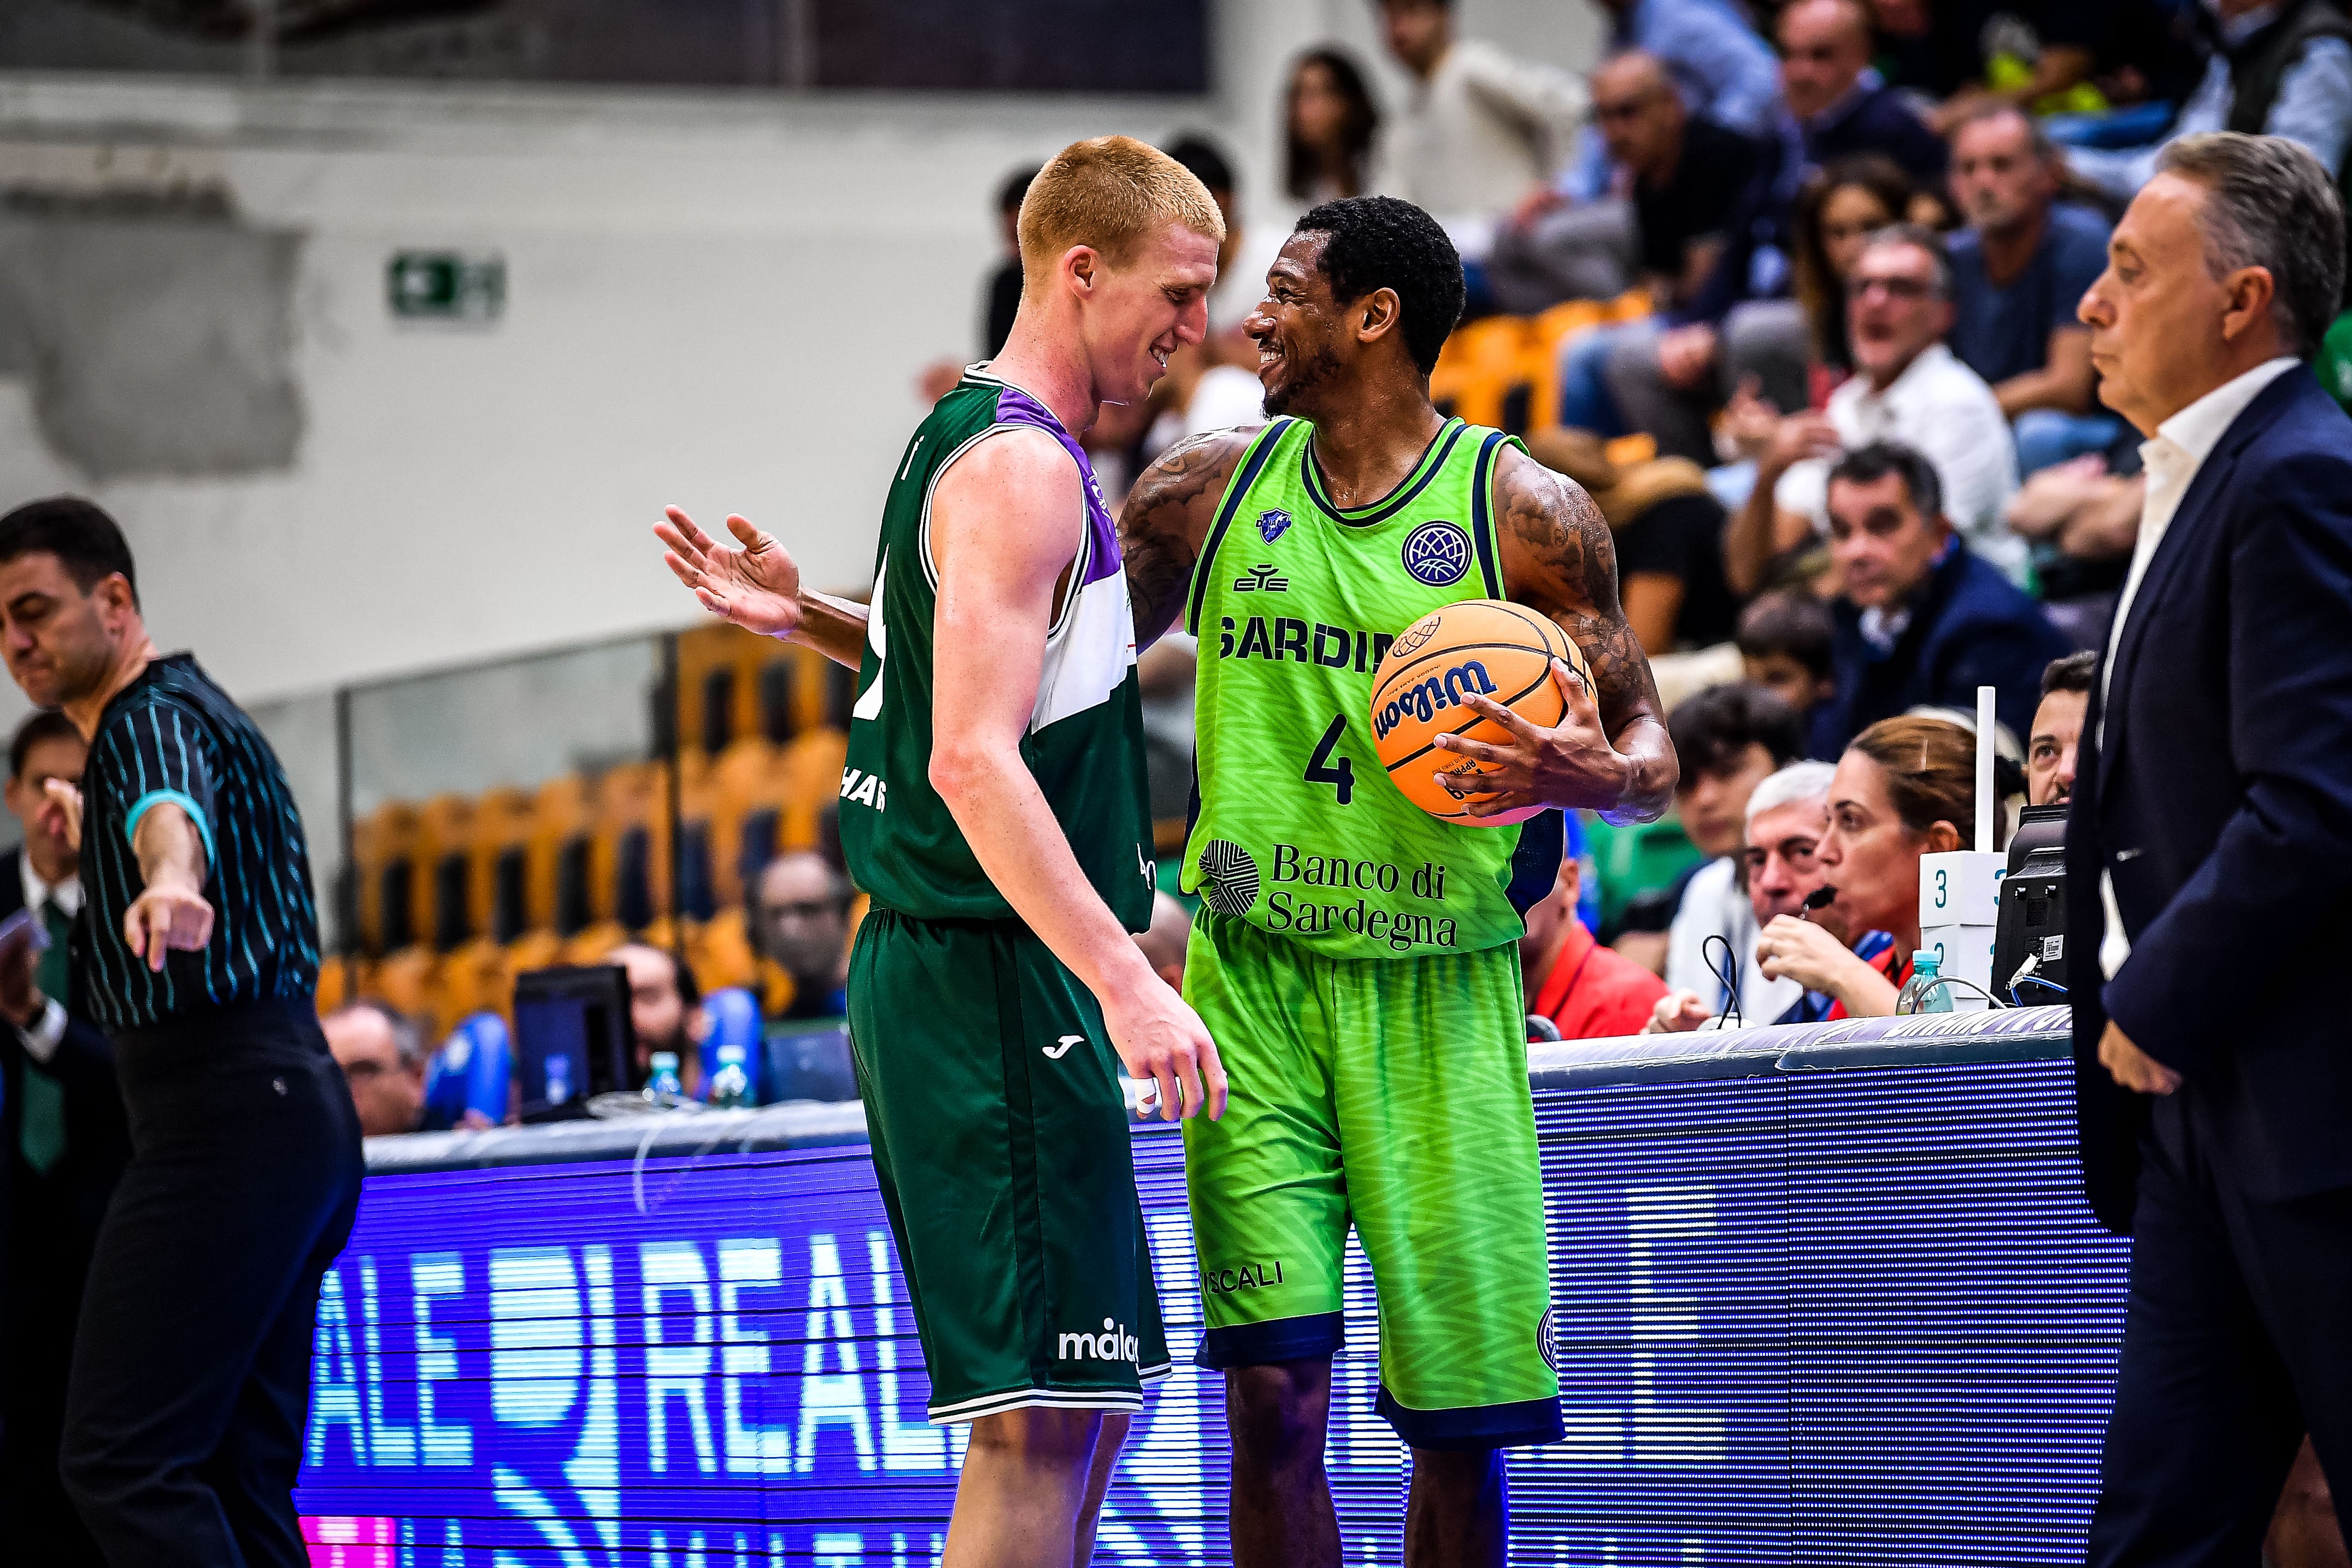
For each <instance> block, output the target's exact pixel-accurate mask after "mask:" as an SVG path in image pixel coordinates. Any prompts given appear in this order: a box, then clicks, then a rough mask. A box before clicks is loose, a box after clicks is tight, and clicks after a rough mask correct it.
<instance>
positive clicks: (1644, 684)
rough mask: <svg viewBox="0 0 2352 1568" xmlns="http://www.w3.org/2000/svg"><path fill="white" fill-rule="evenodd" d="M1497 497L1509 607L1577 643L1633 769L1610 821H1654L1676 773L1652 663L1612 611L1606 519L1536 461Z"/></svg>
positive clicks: (1499, 485)
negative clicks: (1520, 608)
mask: <svg viewBox="0 0 2352 1568" xmlns="http://www.w3.org/2000/svg"><path fill="white" fill-rule="evenodd" d="M1496 492H1497V494H1496V500H1497V501H1498V502H1500V504H1501V506H1500V509H1501V511H1502V514H1503V528H1502V534H1503V539H1504V551H1505V557H1506V565H1505V573H1504V575H1505V577H1506V579H1507V580H1509V581H1510V582H1511V584H1512V585H1513V586H1512V597H1513V598H1515V599H1519V600H1522V601H1526V602H1528V604H1529V605H1530V606H1531V607H1532V608H1535V609H1538V610H1541V611H1543V612H1545V613H1546V614H1548V615H1549V616H1550V617H1551V618H1552V619H1553V620H1555V621H1557V622H1559V625H1560V629H1561V630H1563V631H1565V632H1567V633H1568V634H1569V636H1570V637H1571V638H1572V639H1574V640H1575V643H1576V645H1577V647H1578V649H1579V650H1580V651H1581V652H1582V653H1583V654H1584V658H1585V663H1586V664H1589V665H1591V669H1592V695H1593V704H1594V706H1596V707H1597V708H1599V709H1600V712H1601V724H1602V726H1603V727H1605V728H1606V729H1607V730H1608V732H1609V738H1610V741H1611V743H1612V744H1613V745H1614V746H1615V747H1617V749H1618V751H1619V752H1621V753H1622V754H1623V755H1624V756H1625V758H1627V759H1628V760H1629V761H1631V762H1632V763H1633V779H1632V781H1631V783H1630V785H1629V786H1628V788H1627V789H1626V792H1625V798H1624V800H1622V802H1621V804H1620V807H1619V809H1618V810H1614V811H1612V812H1610V813H1608V814H1609V815H1610V816H1611V817H1612V819H1622V820H1625V821H1635V820H1640V821H1646V820H1648V819H1651V818H1654V817H1656V816H1658V815H1659V814H1660V813H1662V812H1664V810H1665V809H1666V806H1667V805H1668V803H1669V802H1670V801H1671V800H1673V798H1674V789H1675V779H1676V778H1677V776H1678V773H1679V769H1678V768H1676V767H1675V753H1674V747H1673V746H1672V745H1671V744H1669V743H1668V741H1667V739H1666V728H1665V725H1664V722H1663V721H1662V720H1661V718H1660V716H1659V713H1658V690H1657V686H1656V685H1655V684H1654V682H1653V681H1652V679H1651V676H1650V661H1649V660H1648V659H1647V658H1646V657H1645V656H1644V655H1643V653H1642V644H1641V642H1640V640H1639V639H1637V638H1636V637H1635V636H1634V635H1633V628H1632V627H1631V626H1629V625H1627V624H1626V622H1625V612H1624V610H1623V608H1622V606H1621V605H1620V604H1619V602H1618V599H1617V546H1616V542H1615V540H1614V539H1613V538H1612V537H1611V535H1610V532H1609V522H1608V519H1607V518H1605V517H1602V516H1601V508H1600V507H1597V506H1595V505H1594V504H1593V500H1592V497H1591V496H1589V495H1587V494H1586V493H1585V490H1584V487H1583V486H1580V485H1579V484H1577V483H1575V482H1574V481H1573V480H1570V479H1565V478H1562V477H1561V476H1559V475H1557V474H1554V473H1553V472H1551V470H1549V469H1548V468H1546V467H1544V466H1543V465H1541V464H1538V463H1537V462H1535V461H1534V460H1533V459H1521V460H1520V461H1517V462H1515V463H1507V464H1506V465H1505V466H1504V467H1503V468H1502V470H1501V471H1500V472H1499V473H1498V474H1497V476H1496ZM1514 546H1516V547H1517V548H1516V549H1514V548H1513V547H1514ZM1513 557H1517V559H1516V560H1514V559H1511V558H1513ZM1515 568H1516V570H1514V569H1515ZM1530 569H1532V570H1530Z"/></svg>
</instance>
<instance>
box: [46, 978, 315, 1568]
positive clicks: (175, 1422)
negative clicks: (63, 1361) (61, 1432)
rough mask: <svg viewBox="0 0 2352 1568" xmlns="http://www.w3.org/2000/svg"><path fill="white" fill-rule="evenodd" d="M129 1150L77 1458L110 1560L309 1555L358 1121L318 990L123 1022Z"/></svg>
mask: <svg viewBox="0 0 2352 1568" xmlns="http://www.w3.org/2000/svg"><path fill="white" fill-rule="evenodd" d="M114 1049H115V1061H116V1063H117V1071H119V1072H120V1074H121V1081H122V1099H123V1106H124V1109H125V1110H126V1111H127V1112H128V1113H130V1119H131V1164H130V1166H129V1168H128V1169H126V1170H125V1171H124V1172H123V1176H122V1184H121V1186H120V1187H118V1188H117V1189H116V1190H115V1194H114V1202H113V1205H112V1207H110V1208H109V1209H108V1210H107V1216H106V1222H105V1224H104V1226H103V1227H102V1228H100V1231H99V1235H98V1246H97V1255H96V1257H95V1258H94V1259H93V1260H92V1261H91V1264H90V1270H89V1284H88V1286H87V1288H86V1290H85V1291H84V1294H83V1298H82V1311H81V1322H80V1324H79V1329H78V1331H77V1333H76V1334H75V1338H74V1361H73V1375H72V1378H71V1382H70V1385H69V1387H68V1393H67V1396H66V1430H65V1440H64V1447H63V1451H62V1453H61V1455H60V1467H59V1468H60V1469H62V1471H63V1473H64V1477H65V1483H66V1490H68V1493H70V1494H71V1496H72V1498H73V1500H74V1503H75V1506H76V1507H78V1508H79V1510H80V1511H81V1515H82V1518H83V1520H84V1521H86V1522H87V1523H88V1524H89V1531H90V1533H91V1534H92V1535H93V1536H95V1537H96V1538H97V1540H98V1543H99V1547H100V1550H101V1551H103V1552H105V1554H106V1560H107V1562H108V1563H110V1565H111V1568H162V1565H163V1564H171V1565H173V1568H197V1565H201V1568H263V1565H265V1564H266V1565H268V1568H281V1565H282V1568H299V1565H301V1564H305V1563H308V1561H309V1558H308V1553H307V1552H306V1551H305V1549H304V1547H303V1544H302V1533H301V1527H300V1523H299V1521H298V1520H297V1518H296V1516H295V1512H294V1499H293V1489H294V1483H295V1480H296V1479H297V1478H298V1476H299V1472H300V1470H301V1466H302V1440H303V1430H304V1427H305V1425H306V1424H307V1422H308V1421H309V1418H310V1334H311V1328H312V1323H313V1320H314V1318H315V1316H316V1313H317V1311H318V1303H319V1281H320V1279H321V1278H322V1277H323V1276H324V1274H325V1273H326V1270H327V1268H328V1266H329V1265H330V1264H331V1263H332V1262H333V1261H334V1260H335V1255H336V1254H337V1253H338V1252H340V1251H341V1250H342V1246H343V1242H344V1240H345V1239H347V1238H348V1237H349V1236H350V1235H351V1228H352V1217H353V1215H354V1214H355V1213H356V1212H357V1209H358V1206H359V1192H360V1176H361V1168H362V1167H361V1156H360V1135H359V1119H358V1116H357V1115H356V1113H354V1112H353V1111H352V1097H351V1091H350V1090H349V1089H348V1088H347V1087H346V1086H345V1084H344V1082H343V1079H342V1074H341V1071H339V1070H338V1069H337V1068H336V1066H335V1061H334V1058H333V1057H331V1055H329V1054H328V1051H327V1042H326V1039H325V1037H324V1036H323V1035H321V1034H320V1030H319V1023H318V1019H317V1017H316V1015H315V1014H314V1013H313V1011H312V1009H311V1007H310V1002H309V1000H308V999H307V998H305V999H304V1000H302V1001H300V1002H256V1003H246V1004H239V1005H236V1006H233V1007H228V1008H222V1009H215V1010H212V1011H208V1012H205V1013H199V1014H194V1015H190V1016H189V1017H187V1018H186V1019H174V1020H173V1021H172V1022H170V1023H168V1024H166V1025H163V1026H159V1027H157V1028H154V1029H148V1030H133V1031H130V1032H127V1033H124V1034H121V1035H118V1036H117V1037H116V1040H115V1048H114Z"/></svg>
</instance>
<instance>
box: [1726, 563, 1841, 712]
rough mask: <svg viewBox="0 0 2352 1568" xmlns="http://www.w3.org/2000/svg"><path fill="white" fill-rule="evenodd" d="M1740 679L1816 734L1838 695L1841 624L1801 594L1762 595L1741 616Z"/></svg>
mask: <svg viewBox="0 0 2352 1568" xmlns="http://www.w3.org/2000/svg"><path fill="white" fill-rule="evenodd" d="M1737 641H1738V645H1739V665H1740V670H1741V678H1742V679H1745V680H1748V681H1750V682H1753V683H1754V684H1755V685H1759V686H1762V687H1763V688H1764V689H1765V690H1766V691H1769V692H1770V693H1771V694H1772V695H1775V696H1777V697H1779V698H1780V700H1781V701H1782V702H1784V703H1786V704H1788V705H1789V706H1790V710H1791V711H1793V712H1794V713H1795V714H1796V716H1797V717H1798V719H1799V720H1800V721H1801V723H1802V724H1803V725H1804V726H1805V733H1806V734H1807V735H1809V736H1810V735H1811V733H1812V726H1813V716H1814V714H1815V713H1817V712H1818V711H1819V710H1820V708H1821V706H1822V704H1823V703H1825V702H1827V701H1829V700H1830V698H1831V697H1832V696H1833V695H1836V692H1837V672H1836V662H1835V655H1834V650H1835V647H1836V643H1837V625H1836V622H1833V621H1832V619H1831V617H1830V608H1829V606H1828V605H1826V604H1823V603H1822V601H1820V600H1818V599H1816V598H1814V597H1813V596H1812V595H1811V594H1810V593H1807V592H1805V591H1803V590H1801V589H1781V590H1779V591H1775V592H1771V593H1766V594H1761V595H1759V596H1758V597H1757V599H1756V600H1755V601H1753V602H1751V603H1750V604H1749V605H1748V608H1747V609H1746V610H1744V611H1742V612H1740V614H1739V630H1738V637H1737Z"/></svg>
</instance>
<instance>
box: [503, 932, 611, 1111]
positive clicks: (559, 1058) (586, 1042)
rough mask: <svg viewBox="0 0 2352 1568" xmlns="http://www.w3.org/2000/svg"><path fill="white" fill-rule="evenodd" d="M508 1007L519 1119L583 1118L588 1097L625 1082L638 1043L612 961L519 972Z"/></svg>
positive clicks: (608, 1090)
mask: <svg viewBox="0 0 2352 1568" xmlns="http://www.w3.org/2000/svg"><path fill="white" fill-rule="evenodd" d="M514 1013H515V1068H516V1071H519V1072H520V1073H521V1074H522V1119H523V1120H524V1121H526V1122H557V1121H562V1120H564V1119H566V1118H569V1117H577V1116H585V1115H586V1114H588V1102H589V1101H590V1100H592V1099H593V1098H594V1097H595V1096H597V1095H599V1094H609V1093H611V1092H613V1091H614V1090H616V1089H625V1088H627V1087H628V1086H629V1080H630V1078H631V1076H632V1071H631V1068H632V1064H633V1063H634V1062H635V1060H636V1053H637V1041H636V1031H635V1029H634V1028H633V1027H632V1025H631V1024H630V1021H629V972H628V971H627V970H626V969H624V968H622V967H620V966H619V965H618V964H600V965H593V966H582V967H561V968H553V969H533V970H530V972H529V973H527V974H522V975H518V976H516V977H515V1008H514Z"/></svg>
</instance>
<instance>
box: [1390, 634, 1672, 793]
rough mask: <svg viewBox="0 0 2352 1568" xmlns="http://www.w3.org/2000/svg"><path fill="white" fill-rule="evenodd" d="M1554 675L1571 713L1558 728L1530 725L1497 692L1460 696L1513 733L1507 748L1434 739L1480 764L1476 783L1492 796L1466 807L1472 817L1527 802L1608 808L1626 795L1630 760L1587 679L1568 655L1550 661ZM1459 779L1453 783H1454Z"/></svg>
mask: <svg viewBox="0 0 2352 1568" xmlns="http://www.w3.org/2000/svg"><path fill="white" fill-rule="evenodd" d="M1551 678H1552V681H1553V684H1555V685H1558V686H1559V691H1560V695H1561V697H1562V698H1564V699H1565V700H1566V703H1567V705H1568V706H1567V711H1566V712H1565V713H1563V714H1561V715H1560V719H1559V728H1558V729H1545V728H1543V727H1541V726H1539V725H1534V724H1530V723H1528V721H1527V720H1526V719H1524V718H1521V717H1520V716H1518V715H1517V714H1516V713H1513V712H1512V711H1511V710H1510V709H1509V708H1507V707H1505V706H1503V705H1502V704H1501V703H1498V702H1496V700H1495V699H1494V698H1492V697H1486V696H1480V695H1477V694H1476V693H1475V692H1465V693H1464V694H1463V695H1462V698H1461V701H1462V703H1463V704H1464V705H1465V706H1467V707H1469V708H1470V709H1472V710H1473V711H1474V712H1476V713H1480V714H1484V715H1485V716H1486V717H1488V718H1490V719H1492V720H1494V721H1495V723H1496V724H1498V725H1500V726H1502V727H1503V728H1505V729H1506V730H1508V731H1509V732H1510V735H1511V743H1510V744H1509V745H1507V746H1496V745H1494V744H1492V743H1490V742H1487V741H1484V740H1472V739H1470V738H1469V737H1466V736H1460V735H1441V736H1439V737H1437V746H1438V747H1439V749H1441V750H1444V751H1451V752H1453V753H1454V755H1456V756H1457V757H1467V758H1470V759H1471V760H1473V761H1475V762H1477V763H1480V764H1482V765H1483V766H1482V768H1481V770H1480V773H1479V776H1478V777H1479V783H1480V786H1481V788H1483V789H1486V790H1488V791H1490V793H1488V794H1486V796H1485V797H1484V798H1482V799H1480V800H1472V801H1470V802H1468V803H1467V804H1466V805H1465V807H1464V808H1463V809H1464V810H1465V811H1466V812H1467V813H1468V814H1469V815H1470V816H1473V817H1492V816H1496V815H1498V814H1499V813H1501V812H1504V811H1517V810H1525V809H1527V808H1528V807H1529V806H1565V807H1570V808H1584V807H1590V808H1591V809H1592V810H1602V811H1606V810H1612V809H1613V808H1615V807H1616V806H1617V804H1618V803H1619V802H1620V801H1621V800H1623V799H1624V795H1625V781H1626V775H1627V773H1628V771H1629V769H1630V768H1631V764H1629V763H1628V762H1627V761H1626V760H1625V758H1624V757H1623V756H1622V754H1621V753H1620V752H1619V751H1618V750H1617V748H1616V747H1613V746H1612V745H1610V743H1609V731H1608V730H1607V729H1606V728H1605V727H1603V726H1602V725H1601V710H1600V708H1599V707H1598V706H1595V705H1594V703H1593V701H1592V693H1591V690H1590V689H1589V688H1588V687H1587V686H1586V685H1585V682H1584V678H1583V677H1582V676H1581V675H1579V674H1577V673H1576V671H1575V670H1574V669H1573V668H1571V667H1570V665H1569V664H1568V661H1566V660H1565V659H1554V660H1553V661H1552V662H1551ZM1436 778H1437V782H1438V785H1439V787H1440V788H1444V784H1445V777H1444V774H1443V773H1440V774H1438V775H1436ZM1460 782H1461V780H1459V779H1457V780H1455V783H1456V784H1457V786H1458V785H1459V783H1460Z"/></svg>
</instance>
